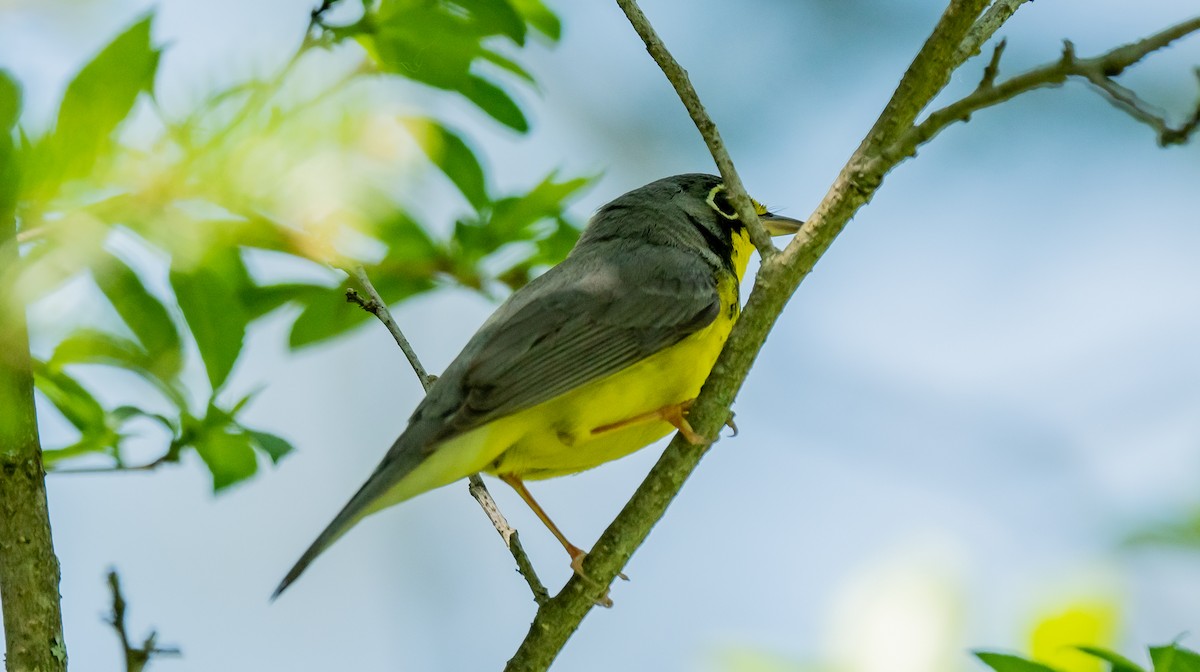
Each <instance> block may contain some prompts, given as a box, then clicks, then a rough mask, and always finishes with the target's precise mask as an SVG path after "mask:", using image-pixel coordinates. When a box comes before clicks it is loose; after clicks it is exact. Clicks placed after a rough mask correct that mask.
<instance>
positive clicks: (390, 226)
mask: <svg viewBox="0 0 1200 672" xmlns="http://www.w3.org/2000/svg"><path fill="white" fill-rule="evenodd" d="M378 234H379V237H380V238H381V239H382V240H383V241H384V242H385V243H387V244H388V253H387V259H386V262H385V263H391V264H396V265H399V266H402V267H403V268H405V269H407V271H408V273H407V274H408V275H409V276H410V277H423V278H432V277H433V275H434V274H435V273H436V272H437V271H438V268H439V266H440V264H441V256H442V252H441V249H440V248H439V247H438V245H437V243H435V242H433V239H432V238H430V237H429V233H428V232H427V231H426V230H425V227H423V226H421V225H420V223H418V222H417V221H416V220H415V219H413V218H412V217H411V216H409V214H408V213H406V212H404V211H402V210H395V211H393V212H392V213H391V215H390V216H388V217H384V218H381V219H380V222H379V231H378Z"/></svg>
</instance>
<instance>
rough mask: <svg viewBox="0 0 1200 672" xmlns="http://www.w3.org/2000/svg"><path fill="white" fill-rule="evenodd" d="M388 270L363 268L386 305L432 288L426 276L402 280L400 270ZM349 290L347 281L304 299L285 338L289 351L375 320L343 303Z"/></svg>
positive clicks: (354, 285)
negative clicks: (301, 310) (301, 308)
mask: <svg viewBox="0 0 1200 672" xmlns="http://www.w3.org/2000/svg"><path fill="white" fill-rule="evenodd" d="M389 268H390V267H386V266H380V267H374V268H368V269H367V276H368V277H370V278H371V279H372V281H373V282H374V284H375V289H376V290H377V291H378V292H379V296H380V297H382V298H383V300H384V302H385V303H387V304H388V305H389V306H390V305H393V304H395V303H396V302H398V301H402V300H404V299H407V298H409V297H411V296H414V295H416V294H419V293H421V292H425V291H428V290H429V289H431V288H432V287H433V286H434V285H433V282H432V281H431V280H430V279H429V278H428V277H424V276H423V275H418V276H417V277H406V275H405V273H404V269H392V270H395V271H396V272H389ZM350 288H354V289H356V290H357V289H358V287H357V285H356V283H354V281H353V280H350V279H349V278H347V280H346V281H345V282H343V283H342V285H341V286H340V287H337V288H335V289H327V290H323V291H322V292H321V293H319V294H318V293H313V294H312V295H311V296H309V297H308V306H307V307H306V308H305V309H304V312H302V313H300V316H299V317H298V318H296V322H295V324H293V325H292V333H291V336H290V337H289V339H288V344H289V345H290V346H291V347H292V349H293V350H295V349H299V348H302V347H304V346H307V345H312V344H314V343H318V342H320V341H324V340H326V339H329V338H332V337H334V336H338V335H341V334H344V333H346V332H347V331H349V330H351V329H353V328H354V327H357V326H358V325H360V324H362V323H363V322H365V321H367V319H368V318H369V319H375V317H374V316H373V315H372V314H371V313H368V312H367V311H365V310H363V309H362V308H361V307H359V306H358V305H357V304H354V303H351V302H349V301H347V300H346V290H347V289H350Z"/></svg>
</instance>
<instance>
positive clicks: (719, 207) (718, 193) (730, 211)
mask: <svg viewBox="0 0 1200 672" xmlns="http://www.w3.org/2000/svg"><path fill="white" fill-rule="evenodd" d="M707 201H708V205H709V207H711V208H712V209H713V210H716V211H717V213H718V214H720V215H721V216H722V217H724V218H725V219H737V218H738V213H737V210H734V208H733V204H732V203H730V202H729V198H728V196H726V194H725V185H723V184H718V185H717V186H715V187H713V188H712V190H711V191H709V192H708V199H707Z"/></svg>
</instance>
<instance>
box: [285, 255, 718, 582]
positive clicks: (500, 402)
mask: <svg viewBox="0 0 1200 672" xmlns="http://www.w3.org/2000/svg"><path fill="white" fill-rule="evenodd" d="M608 245H612V246H613V247H609V248H607V249H605V248H606V246H608ZM720 309H721V301H720V297H719V296H718V294H717V285H716V275H715V271H714V269H713V268H712V267H710V266H709V265H708V264H707V263H705V262H704V261H703V260H701V259H700V258H699V257H697V256H696V255H695V254H694V253H690V252H685V251H683V250H681V249H679V248H674V247H666V246H642V249H641V250H640V251H629V250H623V249H621V246H620V243H619V241H612V242H597V243H595V244H594V245H592V246H591V247H590V248H589V250H588V252H587V253H584V254H578V255H572V256H571V257H568V259H567V260H566V261H564V262H563V263H561V264H559V265H558V266H555V267H554V268H552V269H550V271H548V272H547V273H546V274H545V275H543V276H541V277H539V278H537V279H536V280H535V281H534V282H532V283H530V284H529V285H527V286H526V287H525V288H524V289H522V290H521V291H519V292H517V293H516V294H514V295H513V296H512V297H510V298H509V300H508V301H506V302H505V303H504V305H503V306H501V307H500V308H499V309H498V310H497V311H496V313H495V314H494V315H493V316H492V317H491V318H490V319H489V320H488V321H487V322H486V323H485V324H484V325H483V327H481V328H480V330H479V331H478V332H477V333H476V334H475V336H474V337H472V339H471V340H470V342H468V343H467V345H466V347H465V348H463V351H462V353H461V354H459V356H458V357H457V358H456V359H455V360H454V361H453V362H452V363H451V364H450V366H449V367H447V369H446V371H445V373H444V374H443V375H442V377H441V378H439V379H438V380H437V381H436V382H435V383H434V384H433V386H432V387H431V388H430V390H429V394H428V395H427V396H426V397H425V400H424V401H422V402H421V404H420V405H419V406H417V410H416V411H415V412H414V413H413V415H412V418H411V419H410V420H409V425H408V428H407V429H406V430H405V431H404V433H403V434H401V435H400V437H399V438H397V439H396V442H395V443H394V444H392V447H391V449H390V450H388V452H387V454H386V455H385V456H384V458H383V461H382V462H381V463H380V464H379V466H378V467H376V469H375V473H373V474H372V475H371V477H370V478H369V479H367V482H366V483H365V484H363V486H362V488H360V489H359V491H358V492H357V493H356V494H355V495H354V497H352V498H351V499H350V501H349V502H348V503H347V504H346V506H345V507H343V508H342V510H341V512H340V513H338V515H337V516H336V517H335V518H334V519H333V521H332V522H331V523H330V524H329V525H328V526H327V527H326V528H325V530H324V531H323V532H322V533H321V534H320V535H319V536H318V537H317V539H316V541H314V542H313V543H312V545H310V546H309V548H308V550H307V551H305V552H304V554H303V555H302V556H301V557H300V560H299V561H297V562H296V564H295V565H294V566H293V567H292V569H291V570H290V571H289V572H288V574H287V576H286V577H284V579H283V581H282V582H281V583H280V584H279V587H278V588H276V589H275V593H274V595H273V596H272V599H274V597H278V596H279V594H280V593H282V592H283V591H284V590H285V589H286V588H287V587H288V586H289V585H290V584H291V583H292V582H293V581H295V580H296V578H298V577H299V576H300V574H301V573H302V572H303V571H304V570H305V568H306V567H308V565H309V564H310V563H312V561H313V560H314V559H316V557H317V556H318V555H320V554H321V553H322V552H323V551H324V550H325V549H326V548H328V547H329V546H330V545H331V544H332V543H333V542H334V541H336V540H337V539H338V538H339V537H341V535H343V534H345V532H346V531H347V530H349V529H350V528H351V527H353V526H354V524H355V523H357V522H358V521H359V520H361V519H362V518H363V517H364V516H366V515H367V514H369V513H371V512H372V511H375V510H376V509H377V508H378V507H379V506H380V503H381V502H383V501H386V496H387V493H388V492H389V490H391V489H392V488H393V487H395V486H396V485H397V484H398V483H401V482H402V481H403V480H404V479H405V478H406V477H407V476H408V475H409V474H411V473H413V471H414V470H415V469H416V468H417V467H418V466H419V465H420V464H421V463H422V462H423V461H424V460H425V459H426V458H427V457H428V456H429V455H430V454H431V453H433V452H435V451H436V450H437V447H438V445H439V444H440V443H442V442H443V441H444V440H446V439H448V438H451V437H453V436H456V435H458V434H462V433H463V432H466V431H469V430H471V429H473V428H475V427H479V426H481V425H483V424H485V423H487V422H489V421H490V420H492V419H495V418H498V417H501V416H504V415H508V414H510V413H515V412H517V411H521V410H524V409H526V408H530V407H532V406H536V405H537V404H539V403H541V402H543V401H546V400H548V399H551V398H553V397H556V396H558V395H560V394H563V393H564V392H567V391H569V390H572V389H574V388H576V387H579V386H580V385H584V384H586V383H589V382H591V381H594V380H599V379H601V378H603V377H605V376H608V375H610V374H613V373H616V372H617V371H620V370H621V369H623V368H625V367H627V366H629V365H631V364H633V363H635V362H637V361H639V360H641V359H643V358H645V357H647V356H649V355H651V354H654V353H655V352H658V351H659V350H661V349H663V348H665V347H667V346H669V345H672V344H674V343H677V342H679V341H680V340H682V339H683V338H685V337H686V336H688V335H689V334H692V333H694V332H695V331H697V330H699V329H701V328H702V327H704V326H706V325H708V324H709V323H711V322H712V321H713V320H714V319H715V318H716V317H717V314H718V313H719V312H720ZM463 475H464V476H465V475H466V474H463ZM431 487H433V486H431Z"/></svg>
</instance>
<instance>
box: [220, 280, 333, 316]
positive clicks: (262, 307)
mask: <svg viewBox="0 0 1200 672" xmlns="http://www.w3.org/2000/svg"><path fill="white" fill-rule="evenodd" d="M324 289H327V288H326V287H325V286H324V285H314V284H309V283H304V282H292V283H281V284H277V285H250V286H249V287H246V288H244V290H243V292H242V295H241V301H242V305H243V306H245V309H246V317H247V318H249V319H251V320H257V319H258V318H260V317H262V316H264V315H266V314H267V313H270V312H271V311H273V310H275V309H277V308H280V307H281V306H283V305H284V304H287V303H291V302H293V301H300V300H303V299H304V297H306V296H309V295H310V294H312V293H313V292H314V291H320V290H324Z"/></svg>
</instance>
